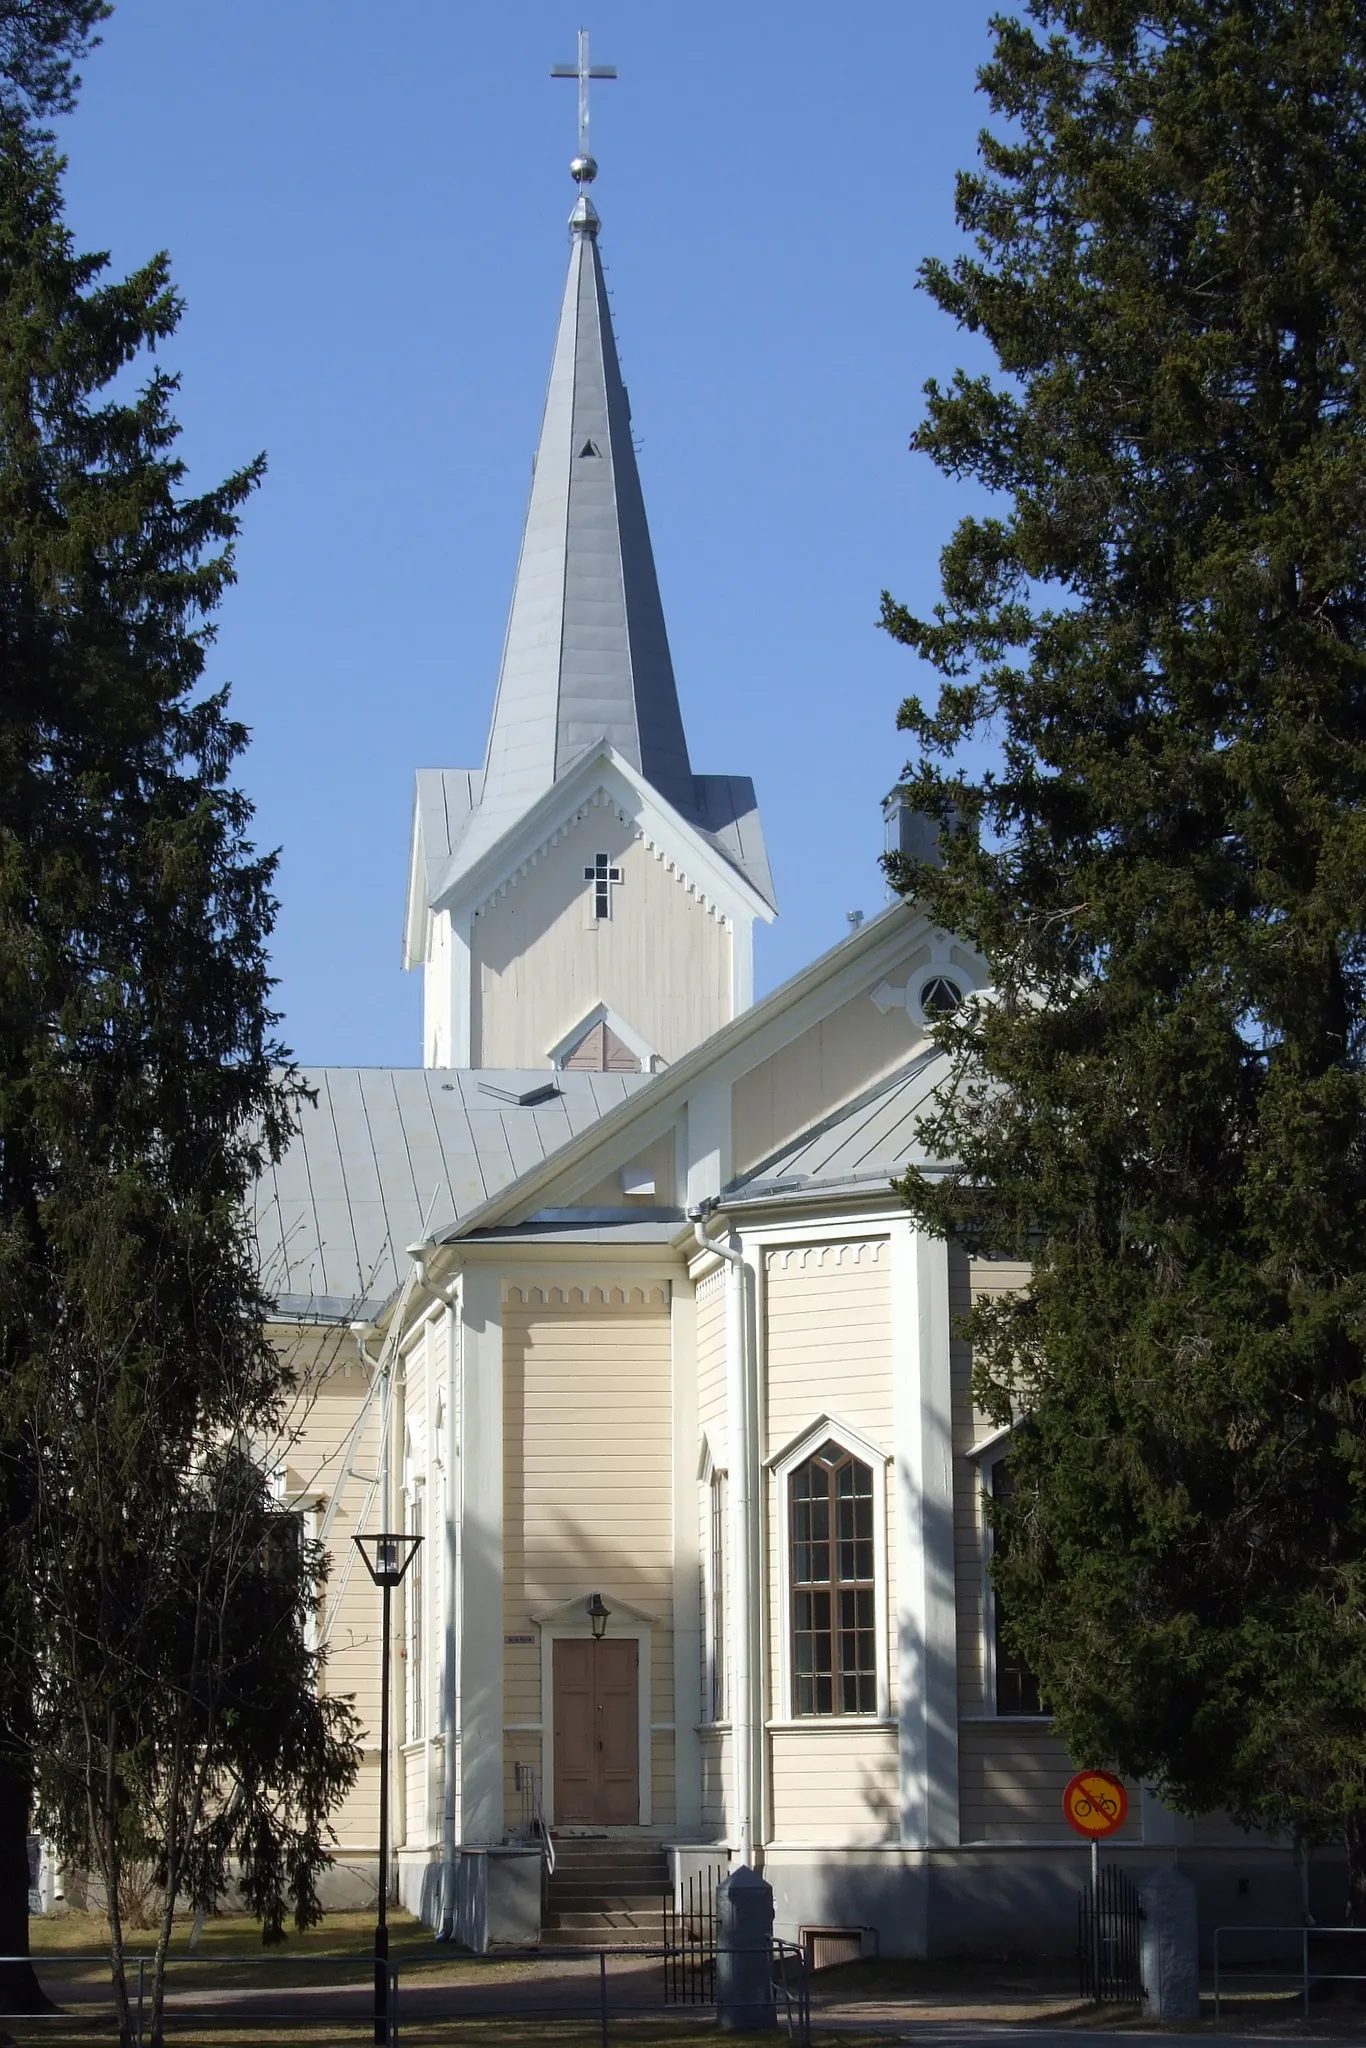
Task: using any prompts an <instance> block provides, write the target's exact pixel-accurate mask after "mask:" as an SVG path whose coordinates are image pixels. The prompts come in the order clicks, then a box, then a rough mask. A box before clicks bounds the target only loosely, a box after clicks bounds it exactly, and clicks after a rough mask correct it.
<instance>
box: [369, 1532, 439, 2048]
mask: <svg viewBox="0 0 1366 2048" xmlns="http://www.w3.org/2000/svg"><path fill="white" fill-rule="evenodd" d="M352 1541H353V1542H354V1544H355V1546H356V1548H357V1550H358V1551H359V1552H360V1554H361V1556H362V1557H363V1558H364V1559H365V1569H366V1570H367V1571H368V1572H369V1574H370V1576H371V1578H372V1579H373V1580H374V1582H375V1584H376V1585H377V1586H378V1587H379V1588H380V1591H381V1593H382V1594H383V1596H384V1616H383V1621H382V1623H381V1627H382V1629H383V1637H382V1641H381V1644H380V1681H379V1906H378V1911H377V1912H376V1915H375V2035H374V2038H375V2040H376V2041H377V2042H378V2043H380V2048H384V2044H385V2043H386V2042H387V2041H388V2039H389V1602H390V1597H391V1595H392V1594H393V1590H394V1588H395V1586H401V1585H402V1584H403V1580H404V1577H405V1575H406V1573H407V1570H408V1567H409V1565H410V1564H411V1563H412V1561H413V1559H414V1558H415V1557H416V1555H417V1546H418V1544H419V1543H420V1542H421V1541H422V1538H421V1537H420V1536H394V1535H384V1536H355V1537H353V1538H352Z"/></svg>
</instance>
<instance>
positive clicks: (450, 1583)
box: [408, 1245, 464, 1941]
mask: <svg viewBox="0 0 1366 2048" xmlns="http://www.w3.org/2000/svg"><path fill="white" fill-rule="evenodd" d="M429 1249H430V1247H428V1246H426V1245H410V1246H409V1247H408V1253H409V1257H410V1258H411V1259H412V1260H413V1263H414V1264H415V1265H416V1267H417V1274H418V1281H419V1283H420V1285H421V1286H422V1287H423V1288H424V1289H425V1290H426V1291H427V1293H429V1294H434V1295H435V1296H436V1297H437V1299H438V1300H439V1301H440V1302H442V1303H443V1304H444V1307H445V1319H446V1445H445V1456H446V1499H445V1523H446V1526H445V1531H444V1534H445V1542H446V1557H445V1565H446V1572H445V1581H444V1585H443V1589H442V1590H443V1599H442V1608H443V1613H442V1628H443V1631H444V1635H445V1645H446V1655H445V1669H444V1672H443V1681H444V1682H443V1684H442V1699H441V1721H442V1727H441V1737H442V1772H441V1779H442V1785H441V1924H440V1926H439V1927H438V1928H437V1933H436V1938H437V1940H438V1941H454V1939H455V1931H456V1910H455V1894H456V1870H457V1866H458V1846H459V1845H458V1844H457V1841H456V1824H455V1813H456V1789H457V1786H458V1784H459V1777H460V1699H461V1684H460V1659H461V1641H460V1635H461V1630H460V1611H461V1604H462V1600H461V1595H462V1590H463V1589H462V1586H461V1582H460V1566H461V1551H462V1537H463V1533H464V1483H463V1468H462V1467H461V1465H460V1463H459V1458H460V1428H459V1411H460V1407H461V1398H462V1395H463V1391H464V1378H463V1370H462V1368H463V1358H462V1356H461V1347H460V1316H459V1312H458V1309H457V1306H456V1304H457V1302H458V1299H459V1295H460V1275H459V1273H457V1274H456V1275H455V1276H454V1278H453V1279H451V1280H449V1281H448V1282H447V1283H446V1285H445V1286H438V1285H436V1283H435V1282H434V1281H432V1280H431V1279H430V1278H429V1277H428V1273H427V1254H428V1251H429Z"/></svg>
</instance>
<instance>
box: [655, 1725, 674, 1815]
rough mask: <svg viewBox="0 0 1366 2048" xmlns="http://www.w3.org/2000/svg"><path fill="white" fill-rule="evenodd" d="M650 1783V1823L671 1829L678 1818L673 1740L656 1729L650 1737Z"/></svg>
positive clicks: (667, 1734) (665, 1733)
mask: <svg viewBox="0 0 1366 2048" xmlns="http://www.w3.org/2000/svg"><path fill="white" fill-rule="evenodd" d="M650 1781H651V1785H652V1787H653V1791H652V1794H651V1799H652V1812H651V1821H652V1824H653V1825H654V1826H655V1827H672V1825H673V1823H674V1821H675V1820H676V1819H677V1817H678V1801H677V1799H676V1797H675V1793H674V1783H675V1780H674V1739H673V1736H672V1734H670V1733H668V1732H666V1731H665V1730H664V1729H662V1728H656V1729H654V1730H653V1731H652V1732H651V1735H650Z"/></svg>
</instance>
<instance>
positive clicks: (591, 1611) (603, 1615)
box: [587, 1593, 612, 1643]
mask: <svg viewBox="0 0 1366 2048" xmlns="http://www.w3.org/2000/svg"><path fill="white" fill-rule="evenodd" d="M587 1607H588V1619H589V1620H590V1621H591V1622H592V1624H593V1641H594V1642H595V1643H600V1642H601V1641H602V1639H603V1637H604V1636H605V1635H606V1633H607V1617H608V1615H609V1614H610V1613H611V1612H612V1610H611V1608H610V1607H609V1606H608V1605H607V1603H606V1601H605V1600H604V1599H603V1597H602V1595H601V1593H594V1595H593V1597H592V1599H591V1600H589V1601H588V1602H587Z"/></svg>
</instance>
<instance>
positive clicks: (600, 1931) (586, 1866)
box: [542, 1836, 669, 1948]
mask: <svg viewBox="0 0 1366 2048" xmlns="http://www.w3.org/2000/svg"><path fill="white" fill-rule="evenodd" d="M668 1888H669V1861H668V1858H667V1856H666V1855H665V1853H664V1851H663V1849H662V1848H661V1847H660V1846H659V1844H658V1843H655V1842H632V1841H613V1840H610V1839H603V1838H601V1837H590V1838H588V1839H583V1838H575V1837H572V1836H571V1837H569V1838H568V1839H564V1838H561V1837H558V1836H557V1837H556V1839H555V1871H554V1875H553V1876H552V1877H551V1878H550V1880H549V1883H548V1885H547V1887H546V1910H545V1914H544V1919H543V1926H542V1935H543V1939H544V1940H545V1942H546V1943H547V1945H548V1946H549V1947H551V1948H634V1947H640V1948H658V1947H660V1946H661V1945H662V1943H663V1940H664V1895H665V1893H666V1892H667V1891H668Z"/></svg>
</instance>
